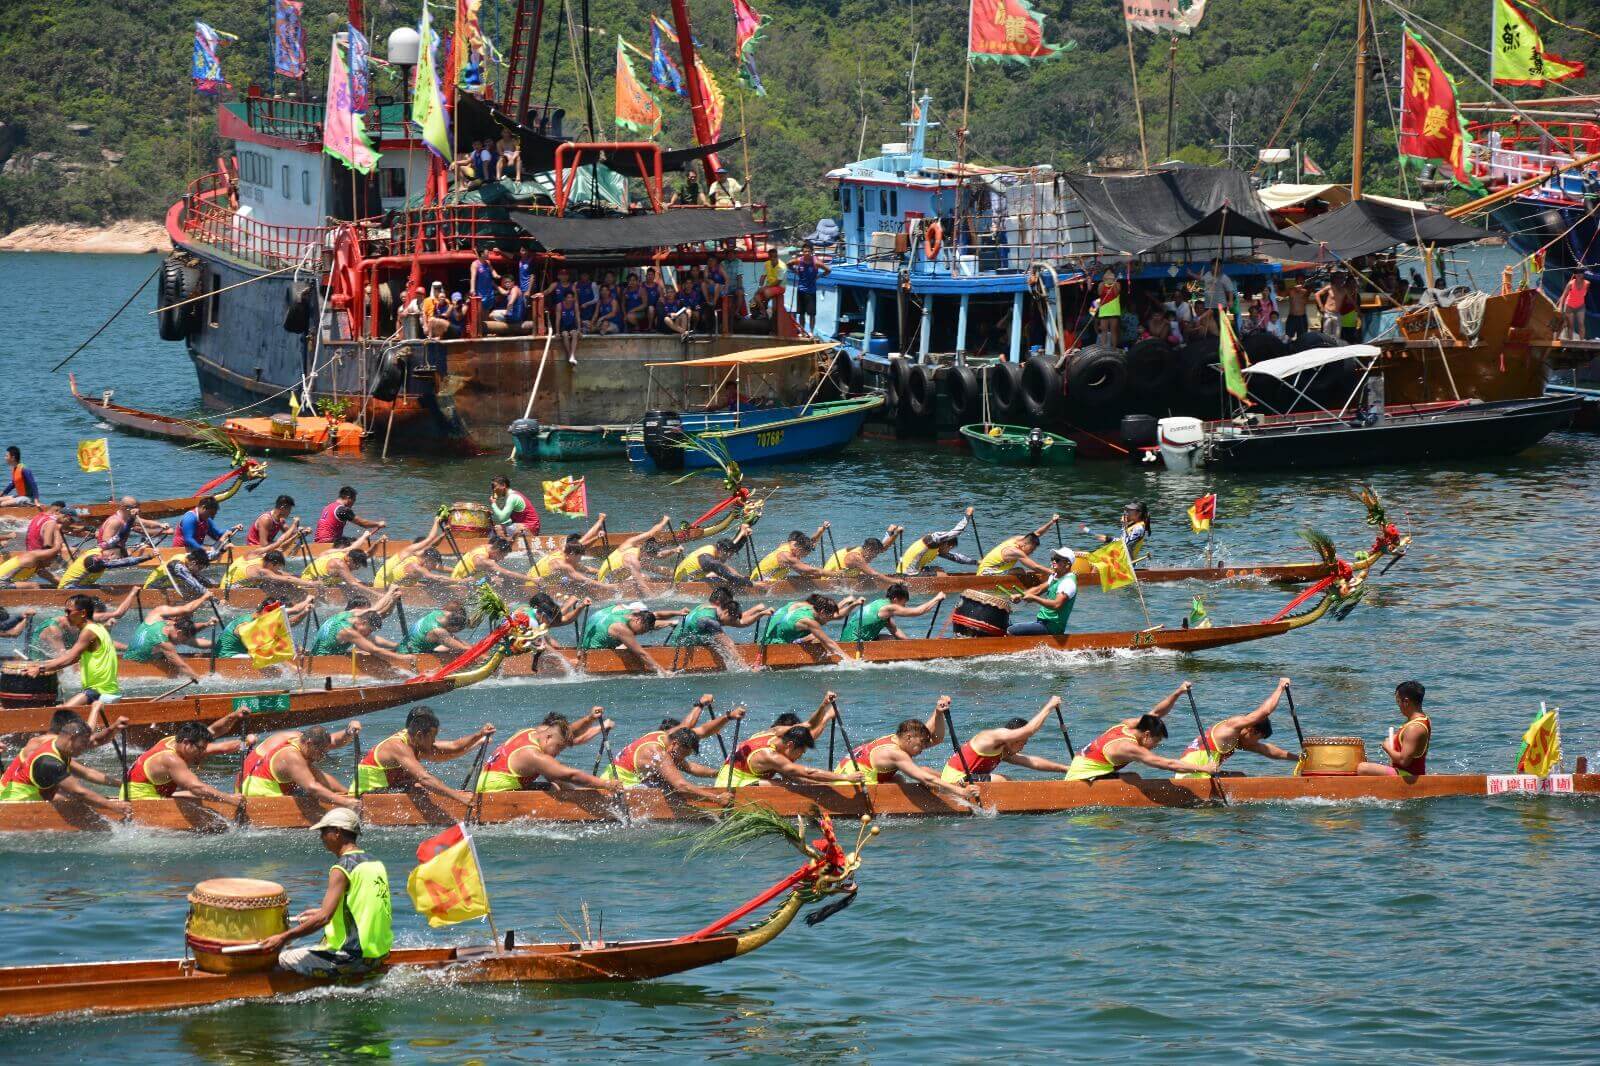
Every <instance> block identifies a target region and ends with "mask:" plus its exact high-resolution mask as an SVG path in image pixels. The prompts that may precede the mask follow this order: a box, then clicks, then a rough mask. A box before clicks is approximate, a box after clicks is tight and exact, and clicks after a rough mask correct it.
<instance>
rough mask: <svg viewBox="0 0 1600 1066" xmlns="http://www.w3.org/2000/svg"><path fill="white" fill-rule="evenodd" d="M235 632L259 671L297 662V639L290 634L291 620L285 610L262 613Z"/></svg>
mask: <svg viewBox="0 0 1600 1066" xmlns="http://www.w3.org/2000/svg"><path fill="white" fill-rule="evenodd" d="M235 632H237V633H238V634H239V641H240V643H242V644H243V645H244V646H245V650H246V651H248V652H249V653H250V663H251V665H252V666H254V667H255V668H256V669H257V670H265V669H266V668H267V667H269V666H275V665H277V664H278V663H287V662H292V661H293V660H294V637H293V636H291V635H290V633H289V619H288V617H287V616H286V615H285V614H284V613H283V608H282V607H274V608H273V609H272V610H270V611H262V612H261V613H260V614H258V615H256V616H255V617H254V618H252V619H250V621H248V622H244V623H241V624H240V626H239V628H238V629H237V630H236V631H235Z"/></svg>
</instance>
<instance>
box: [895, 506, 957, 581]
mask: <svg viewBox="0 0 1600 1066" xmlns="http://www.w3.org/2000/svg"><path fill="white" fill-rule="evenodd" d="M970 521H972V508H970V507H968V508H967V511H966V513H965V514H963V515H962V516H961V521H959V522H957V523H956V524H955V525H954V526H952V527H951V528H949V529H943V530H937V531H935V532H933V533H924V534H923V535H922V536H920V537H918V538H917V539H916V540H914V541H912V542H911V543H910V544H909V545H908V546H907V547H906V550H905V554H903V555H901V556H900V563H899V565H897V566H896V567H895V571H894V572H895V573H897V574H899V575H901V576H902V577H915V576H917V575H918V574H938V573H943V568H942V567H939V566H936V565H935V564H936V563H937V562H938V561H939V560H940V559H949V560H950V561H951V562H953V563H964V564H966V565H967V566H972V565H973V564H975V563H976V562H977V561H978V560H976V559H974V558H973V557H972V556H970V555H965V554H963V553H961V552H958V551H956V544H958V543H959V542H960V540H961V534H962V533H963V532H965V531H966V528H967V523H968V522H970Z"/></svg>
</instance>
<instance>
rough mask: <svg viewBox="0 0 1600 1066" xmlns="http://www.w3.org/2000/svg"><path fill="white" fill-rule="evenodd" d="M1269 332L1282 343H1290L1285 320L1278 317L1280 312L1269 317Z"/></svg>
mask: <svg viewBox="0 0 1600 1066" xmlns="http://www.w3.org/2000/svg"><path fill="white" fill-rule="evenodd" d="M1267 332H1268V333H1270V334H1272V335H1273V336H1274V337H1276V338H1278V339H1279V340H1280V341H1288V339H1289V334H1288V332H1287V331H1286V330H1285V329H1284V325H1283V319H1281V318H1279V317H1278V312H1276V311H1274V312H1272V313H1271V314H1269V315H1268V316H1267Z"/></svg>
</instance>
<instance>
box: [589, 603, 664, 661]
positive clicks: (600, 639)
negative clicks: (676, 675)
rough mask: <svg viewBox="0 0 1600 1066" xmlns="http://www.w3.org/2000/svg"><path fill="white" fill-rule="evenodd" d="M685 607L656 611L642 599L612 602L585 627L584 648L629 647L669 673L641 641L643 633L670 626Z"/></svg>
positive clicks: (598, 649) (640, 656) (599, 611)
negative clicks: (658, 663)
mask: <svg viewBox="0 0 1600 1066" xmlns="http://www.w3.org/2000/svg"><path fill="white" fill-rule="evenodd" d="M686 613H687V612H685V611H652V610H650V609H649V608H647V607H645V605H644V604H642V603H631V604H629V603H624V604H612V605H611V606H610V607H602V608H600V609H599V610H598V611H595V612H594V613H593V614H592V615H590V616H589V621H588V622H587V623H586V624H585V625H584V627H583V637H582V638H581V639H580V640H579V641H578V647H579V649H580V650H586V651H615V650H617V649H619V648H626V649H627V650H628V651H630V652H632V653H633V654H634V655H635V656H637V657H638V659H639V660H640V661H641V662H643V663H645V664H646V665H647V666H649V667H650V668H651V669H652V670H654V671H655V673H656V676H658V677H665V676H666V675H667V671H665V670H663V669H662V668H661V667H660V666H658V665H656V662H655V660H654V659H652V658H650V653H649V652H647V651H645V649H644V646H643V645H641V644H640V643H639V637H640V636H642V635H643V634H645V633H651V632H654V631H655V630H657V629H666V628H670V627H671V626H672V624H673V623H674V622H676V621H677V620H678V619H679V618H682V617H683V616H684V615H685V614H686Z"/></svg>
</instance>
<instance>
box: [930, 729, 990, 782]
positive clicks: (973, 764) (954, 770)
mask: <svg viewBox="0 0 1600 1066" xmlns="http://www.w3.org/2000/svg"><path fill="white" fill-rule="evenodd" d="M1005 759H1006V757H1005V753H1004V752H999V751H996V752H987V753H986V752H981V751H979V750H978V749H977V748H975V747H973V746H972V741H970V740H969V741H967V742H966V743H965V744H963V745H961V754H960V755H952V756H950V758H949V759H948V760H946V762H945V764H944V770H943V771H942V772H941V773H940V774H939V776H940V777H941V778H943V779H944V780H945V781H948V782H950V783H951V784H959V783H960V782H962V781H965V780H967V779H968V777H969V776H970V778H971V779H972V780H974V781H985V780H988V777H989V775H990V774H991V773H993V772H994V768H995V767H996V766H999V765H1000V764H1001V763H1003V762H1005Z"/></svg>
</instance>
